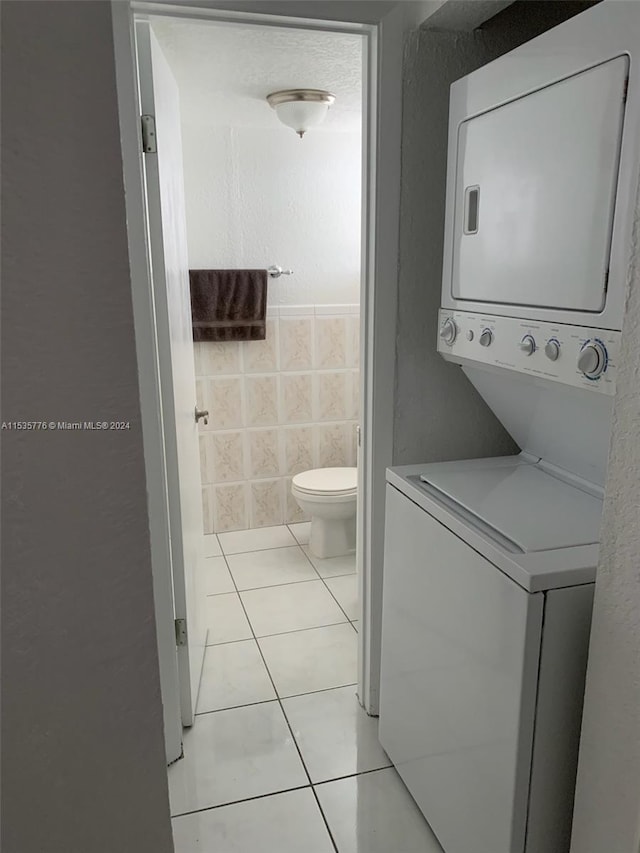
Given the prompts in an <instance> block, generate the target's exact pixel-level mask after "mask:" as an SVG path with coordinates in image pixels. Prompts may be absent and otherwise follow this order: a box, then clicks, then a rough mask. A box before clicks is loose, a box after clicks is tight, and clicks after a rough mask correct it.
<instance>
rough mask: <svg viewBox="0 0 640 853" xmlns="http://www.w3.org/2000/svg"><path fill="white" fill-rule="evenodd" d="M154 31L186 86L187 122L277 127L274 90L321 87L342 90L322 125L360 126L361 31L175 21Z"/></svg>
mask: <svg viewBox="0 0 640 853" xmlns="http://www.w3.org/2000/svg"><path fill="white" fill-rule="evenodd" d="M153 30H154V32H155V34H156V36H157V38H158V41H159V42H160V45H161V47H162V50H163V52H164V54H165V56H166V58H167V60H168V62H169V64H170V66H171V68H172V70H173V73H174V75H175V78H176V80H177V83H178V86H179V88H180V101H181V106H182V113H183V120H184V121H187V122H192V121H195V120H196V116H197V120H198V122H199V123H203V124H207V125H219V126H250V127H275V126H277V125H278V120H277V118H276V115H275V113H274V111H273V110H272V109H271V107H270V106H269V105H268V104H267V102H266V101H265V97H266V96H267V95H268V94H269V92H273V91H276V90H278V89H297V88H313V89H328V90H329V91H330V92H333V93H334V95H335V96H336V102H335V104H334V105H333V107H331V109H330V110H329V114H328V116H327V118H326V120H325V122H324V124H323V125H322V128H324V129H326V130H334V131H356V130H359V129H360V121H361V101H362V89H361V80H362V38H361V37H360V36H356V35H346V34H341V33H323V32H317V31H315V32H311V31H304V30H291V29H283V28H282V29H281V28H277V29H276V28H274V27H261V26H252V25H244V26H242V25H235V24H233V25H229V24H210V23H191V22H183V21H177V20H171V19H164V20H160V21H156V22H154V24H153Z"/></svg>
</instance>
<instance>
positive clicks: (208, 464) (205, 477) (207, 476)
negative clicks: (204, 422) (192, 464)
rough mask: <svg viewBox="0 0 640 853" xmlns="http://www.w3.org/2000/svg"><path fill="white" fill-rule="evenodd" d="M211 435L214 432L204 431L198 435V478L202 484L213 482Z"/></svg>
mask: <svg viewBox="0 0 640 853" xmlns="http://www.w3.org/2000/svg"><path fill="white" fill-rule="evenodd" d="M213 436H214V433H212V432H205V433H202V434H201V435H200V436H199V437H198V438H199V441H200V479H201V481H202V484H203V485H206V484H208V483H213V482H214V467H213Z"/></svg>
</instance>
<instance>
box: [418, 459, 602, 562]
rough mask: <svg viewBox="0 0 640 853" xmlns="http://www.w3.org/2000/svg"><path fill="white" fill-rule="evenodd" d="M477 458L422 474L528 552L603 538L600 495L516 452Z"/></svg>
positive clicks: (441, 465) (440, 465)
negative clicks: (513, 455)
mask: <svg viewBox="0 0 640 853" xmlns="http://www.w3.org/2000/svg"><path fill="white" fill-rule="evenodd" d="M511 460H513V461H511ZM479 461H480V460H470V461H469V462H442V463H436V464H434V465H429V466H427V468H426V470H425V471H424V473H423V474H421V475H420V479H421V480H422V481H423V482H424V483H426V484H427V486H430V487H431V488H432V489H435V490H436V491H437V492H438V493H439V494H440V495H444V496H445V498H448V499H449V500H450V501H454V502H455V503H456V504H458V505H459V506H461V507H463V508H464V509H465V510H467V512H469V513H471V514H472V515H473V516H475V517H476V518H477V519H479V520H480V521H481V522H483V523H484V524H485V525H487V526H488V527H489V528H491V529H493V530H494V531H497V532H498V533H499V534H500V535H501V536H502V537H504V538H506V539H507V540H509V541H510V542H512V543H514V544H515V545H516V546H517V548H518V549H519V550H521V551H523V552H524V553H527V552H530V551H546V550H552V549H556V548H569V547H572V546H575V545H591V544H595V543H597V542H598V541H599V538H600V518H601V515H602V501H601V500H600V499H599V498H597V497H595V496H594V495H590V494H588V493H587V492H583V491H582V490H581V489H578V488H576V486H573V485H571V484H570V483H568V482H566V481H564V480H560V479H558V478H557V477H555V476H553V475H552V474H549V473H548V472H546V471H544V470H542V469H541V468H540V467H539V465H537V464H531V463H527V462H526V461H524V460H523V459H522V458H521V457H518V456H515V457H502V458H500V459H486V460H482V462H483V463H486V464H483V465H479V464H478V462H479Z"/></svg>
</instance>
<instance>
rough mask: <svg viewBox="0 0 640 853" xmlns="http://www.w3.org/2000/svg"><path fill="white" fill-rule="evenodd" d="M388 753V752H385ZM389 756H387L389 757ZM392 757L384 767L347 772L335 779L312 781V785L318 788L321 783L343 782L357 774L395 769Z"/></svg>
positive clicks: (365, 774) (367, 774)
mask: <svg viewBox="0 0 640 853" xmlns="http://www.w3.org/2000/svg"><path fill="white" fill-rule="evenodd" d="M385 755H386V752H385ZM388 757H389V756H387V758H388ZM393 769H394V767H393V764H392V763H391V759H389V763H388V764H385V765H384V767H372V768H371V770H358V771H357V772H356V773H347V774H346V775H345V776H336V777H334V778H333V779H323V780H322V782H312V783H311V785H312V787H314V788H316V787H319V786H320V785H329V784H330V783H331V782H341V781H342V780H343V779H353V778H354V777H355V776H369V775H370V774H371V773H379V772H380V771H381V770H393Z"/></svg>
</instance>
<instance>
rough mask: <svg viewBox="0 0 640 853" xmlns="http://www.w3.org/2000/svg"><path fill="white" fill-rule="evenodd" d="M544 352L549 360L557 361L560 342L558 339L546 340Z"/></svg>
mask: <svg viewBox="0 0 640 853" xmlns="http://www.w3.org/2000/svg"><path fill="white" fill-rule="evenodd" d="M544 354H545V355H546V356H547V358H548V359H549V360H550V361H557V360H558V358H559V357H560V344H559V343H558V341H554V340H551V341H547V344H546V346H545V348H544Z"/></svg>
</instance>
